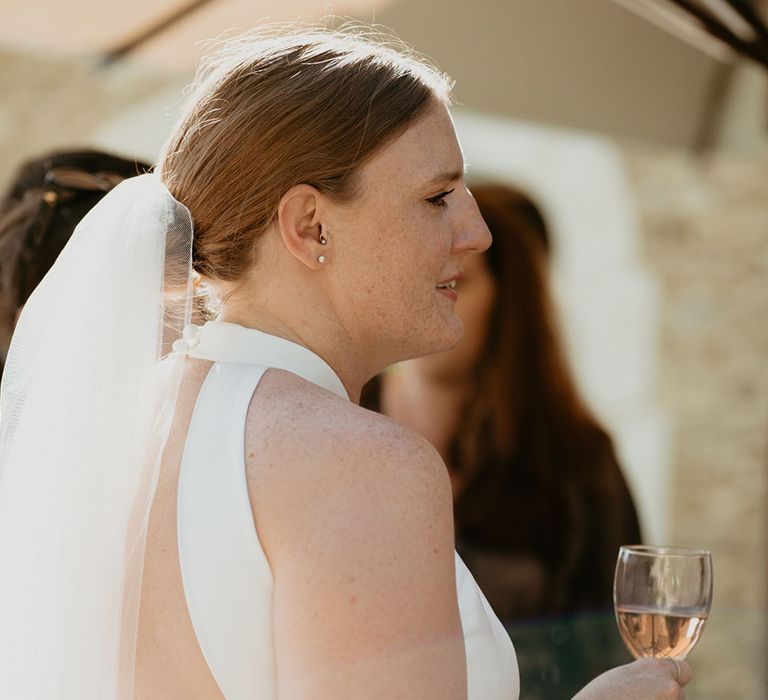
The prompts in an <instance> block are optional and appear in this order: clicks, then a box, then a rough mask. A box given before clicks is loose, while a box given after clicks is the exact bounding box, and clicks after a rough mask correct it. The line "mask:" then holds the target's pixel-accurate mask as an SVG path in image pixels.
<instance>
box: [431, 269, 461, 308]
mask: <svg viewBox="0 0 768 700" xmlns="http://www.w3.org/2000/svg"><path fill="white" fill-rule="evenodd" d="M462 276H463V275H462V273H461V272H459V273H457V274H455V275H453V276H451V277H449V278H448V279H445V280H443V281H442V282H438V285H437V287H436V289H437V291H438V292H440V293H442V294H443V296H446V297H448V298H449V299H450V300H451V301H456V300H457V299H458V298H459V295H458V294H457V293H456V283H458V282H459V280H460V279H461V278H462ZM451 282H454V285H453V286H449V287H441V286H440V285H450V283H451Z"/></svg>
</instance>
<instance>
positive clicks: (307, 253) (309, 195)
mask: <svg viewBox="0 0 768 700" xmlns="http://www.w3.org/2000/svg"><path fill="white" fill-rule="evenodd" d="M322 198H323V197H322V195H321V194H320V192H319V191H318V190H317V189H316V188H315V187H312V185H307V184H300V185H295V186H294V187H291V189H290V190H288V191H287V192H286V193H285V194H284V195H283V197H282V199H281V200H280V204H279V205H278V208H277V224H278V231H279V233H280V237H281V238H282V239H283V242H284V243H285V246H286V248H288V250H289V251H290V252H291V254H292V255H293V257H294V258H296V260H298V261H299V262H300V263H302V264H303V265H306V266H307V267H308V268H310V269H312V270H317V269H319V268H321V267H323V265H324V264H325V262H326V260H327V259H328V246H327V236H325V235H324V234H323V227H322V223H321V221H320V210H321V208H322Z"/></svg>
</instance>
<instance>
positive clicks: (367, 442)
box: [245, 370, 451, 524]
mask: <svg viewBox="0 0 768 700" xmlns="http://www.w3.org/2000/svg"><path fill="white" fill-rule="evenodd" d="M245 438H246V442H245V447H246V452H245V454H246V467H247V471H248V483H249V489H250V492H251V501H252V503H253V505H254V512H255V513H256V514H257V516H256V517H257V520H258V518H259V514H263V517H262V521H263V522H264V523H270V524H271V523H275V524H276V523H278V522H279V521H280V520H282V517H281V514H285V515H286V516H288V515H289V514H291V520H290V522H291V523H294V524H295V523H296V522H298V519H297V517H296V516H297V514H296V512H295V510H296V509H297V508H300V509H304V510H303V512H305V513H307V514H309V513H310V512H312V513H314V515H317V514H318V513H322V512H323V511H326V510H328V509H335V508H338V507H339V506H340V505H341V503H342V502H345V503H346V504H347V507H352V508H354V507H355V505H352V506H350V504H354V503H355V502H356V501H357V502H359V503H360V504H362V503H364V502H368V501H369V497H370V496H371V494H372V493H374V492H375V493H376V498H377V502H378V503H382V502H384V503H386V502H387V501H388V500H389V499H390V498H391V499H393V501H396V502H397V504H398V505H397V506H396V507H400V508H413V509H418V510H420V511H421V512H422V513H423V515H424V516H426V517H431V516H434V514H435V512H440V513H442V512H443V511H446V512H447V513H448V514H449V515H450V508H451V506H450V504H451V491H450V480H449V478H448V473H447V470H446V469H445V465H444V463H443V461H442V459H441V458H440V456H439V454H438V453H437V452H436V450H435V449H434V448H433V447H432V446H431V445H430V444H429V442H427V441H426V440H425V439H424V438H422V437H421V436H420V435H418V434H417V433H415V432H413V431H412V430H410V429H408V428H406V427H404V426H402V425H400V424H399V423H396V422H395V421H393V420H391V419H390V418H387V417H386V416H382V415H380V414H378V413H375V412H373V411H369V410H367V409H364V408H361V407H360V406H357V405H356V404H354V403H352V402H350V401H347V400H345V399H342V398H340V397H338V396H336V395H334V394H332V393H330V392H328V391H326V390H324V389H321V388H319V387H316V386H314V385H312V384H309V383H308V382H306V381H304V380H303V379H300V378H298V377H295V376H293V375H288V374H287V373H284V372H278V371H274V370H272V371H270V372H268V373H267V375H265V377H264V378H263V379H262V383H261V385H260V386H259V388H258V390H257V391H256V392H255V394H254V397H253V399H252V401H251V405H250V407H249V410H248V418H247V422H246V436H245ZM384 507H389V506H384ZM433 509H434V510H433ZM428 513H429V514H431V515H428ZM286 520H288V518H287V517H286Z"/></svg>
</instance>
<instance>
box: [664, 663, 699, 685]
mask: <svg viewBox="0 0 768 700" xmlns="http://www.w3.org/2000/svg"><path fill="white" fill-rule="evenodd" d="M667 661H670V662H671V663H673V664H674V665H675V669H674V670H673V673H674V674H675V680H676V681H677V683H678V685H680V687H683V686H686V685H688V683H690V682H691V678H693V670H692V669H691V667H690V666H689V665H688V664H687V663H686V662H685V661H679V660H678V659H667Z"/></svg>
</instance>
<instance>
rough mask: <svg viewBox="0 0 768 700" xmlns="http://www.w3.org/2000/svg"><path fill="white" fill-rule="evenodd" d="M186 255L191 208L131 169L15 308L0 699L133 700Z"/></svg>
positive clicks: (184, 311)
mask: <svg viewBox="0 0 768 700" xmlns="http://www.w3.org/2000/svg"><path fill="white" fill-rule="evenodd" d="M191 260H192V218H191V215H190V213H189V211H188V210H187V208H186V207H184V206H183V205H182V204H180V203H179V202H177V201H176V200H175V199H174V198H173V197H172V195H171V194H170V193H169V192H168V190H167V189H166V187H165V186H164V185H163V183H162V182H161V181H160V179H159V178H158V177H157V176H156V175H154V174H148V175H141V176H139V177H135V178H131V179H129V180H126V181H124V182H122V183H121V184H119V185H118V186H117V187H116V188H115V189H113V190H112V191H111V192H110V193H108V194H107V195H106V196H105V197H104V198H103V199H102V200H101V202H99V204H97V205H96V207H95V208H94V209H93V210H91V212H89V213H88V215H87V216H86V217H85V218H84V219H83V220H82V222H81V223H80V224H79V226H78V227H77V228H76V230H75V232H74V234H73V236H72V238H71V239H70V241H69V243H68V244H67V246H66V248H65V249H64V251H63V252H62V254H61V255H60V256H59V258H58V260H57V261H56V263H55V264H54V266H53V268H52V269H51V271H50V272H49V273H48V275H47V276H46V277H45V278H44V279H43V281H42V282H41V284H40V285H39V286H38V288H37V289H36V290H35V292H34V293H33V295H32V297H31V298H30V299H29V301H28V303H27V304H26V305H25V307H24V310H23V312H22V314H21V317H20V319H19V323H18V325H17V328H16V332H15V334H14V337H13V340H12V343H11V348H10V351H9V353H8V359H7V362H6V366H5V369H4V373H3V380H2V393H1V395H0V698H8V700H11V699H12V700H59V699H61V700H75V699H77V700H111V699H113V698H114V699H116V700H132V698H133V673H134V660H135V646H136V630H137V623H138V604H139V598H140V589H141V578H142V568H143V560H144V549H145V540H146V530H147V522H148V516H149V510H150V506H151V503H152V498H153V496H154V490H155V484H156V479H157V473H158V469H159V464H160V457H161V455H162V450H163V447H164V445H165V442H166V440H167V436H168V432H169V429H170V423H171V419H172V417H173V411H174V407H175V401H176V396H177V393H178V386H179V382H180V378H181V371H182V368H183V362H184V357H183V355H181V354H173V353H171V348H172V344H173V343H174V341H176V340H177V339H179V338H181V336H182V333H183V329H184V326H185V325H186V324H188V323H189V321H190V315H191V308H192V304H191V300H192V264H191Z"/></svg>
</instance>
